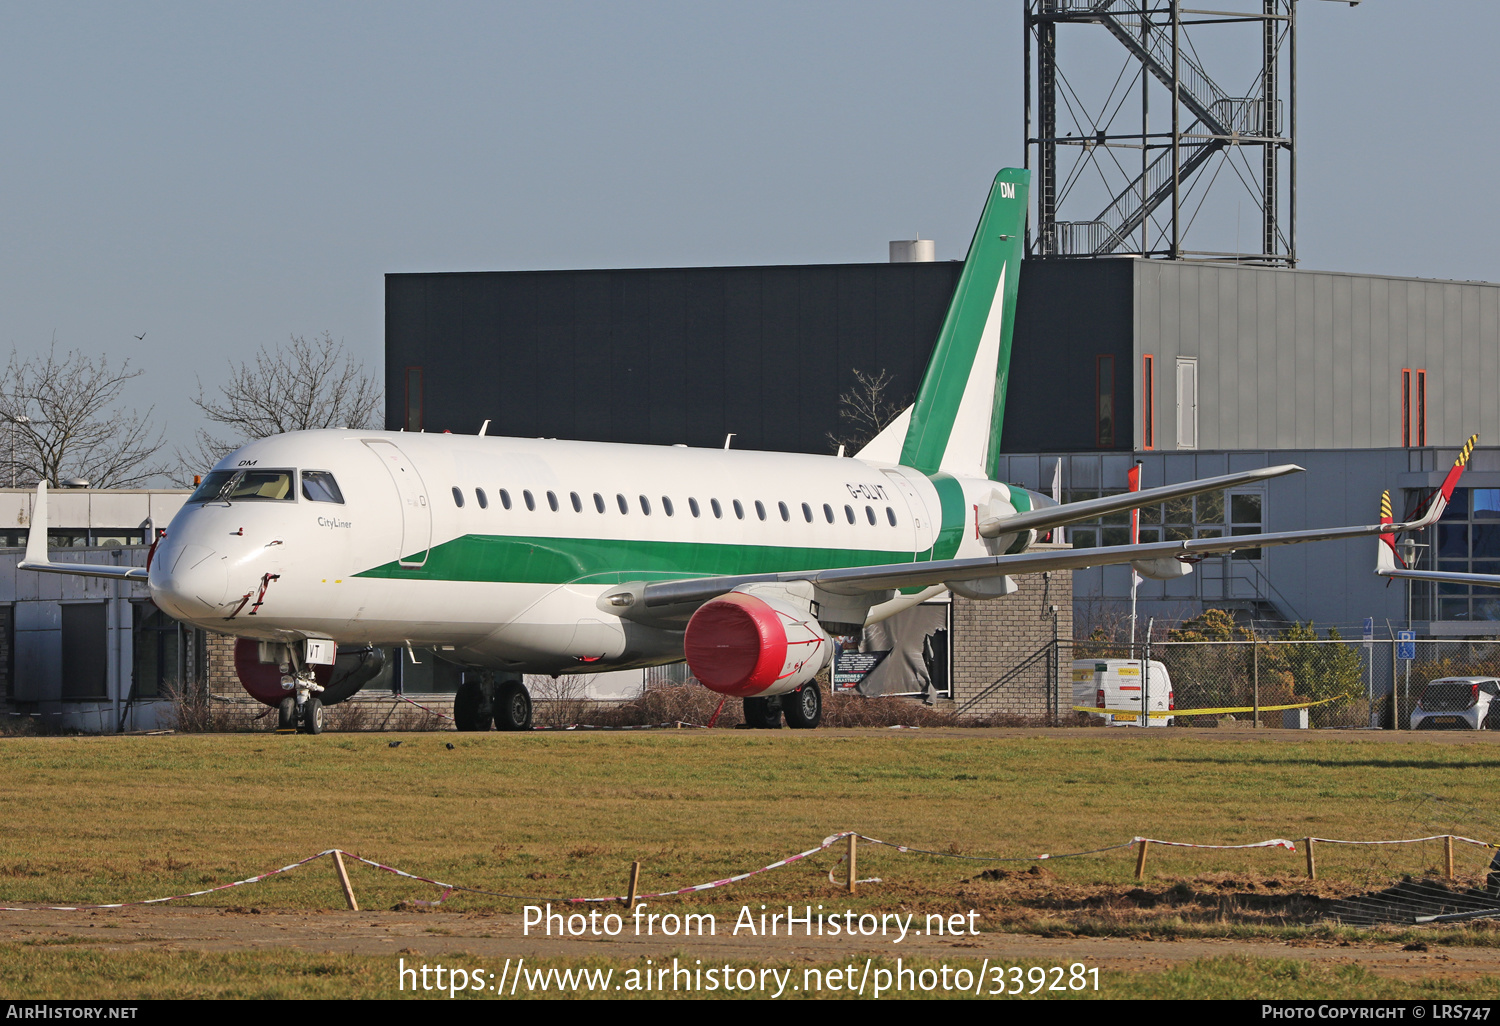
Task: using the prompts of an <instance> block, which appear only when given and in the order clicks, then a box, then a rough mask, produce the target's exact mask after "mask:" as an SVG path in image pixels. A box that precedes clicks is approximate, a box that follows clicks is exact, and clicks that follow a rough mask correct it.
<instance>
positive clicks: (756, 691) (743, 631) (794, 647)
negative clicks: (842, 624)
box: [683, 591, 833, 698]
mask: <svg viewBox="0 0 1500 1026" xmlns="http://www.w3.org/2000/svg"><path fill="white" fill-rule="evenodd" d="M683 651H684V654H685V655H686V656H687V664H688V668H689V669H691V670H692V671H693V676H695V677H697V678H698V680H699V681H701V682H702V683H703V685H704V686H705V687H707V688H710V689H711V690H713V691H717V692H719V693H720V694H721V695H731V696H734V697H736V698H748V697H751V696H757V695H767V696H769V695H784V694H786V693H788V692H791V691H795V690H797V689H798V688H800V687H801V686H802V685H803V684H806V683H807V682H808V681H810V680H812V679H813V677H815V676H817V673H818V671H819V670H821V669H822V668H823V667H824V666H826V665H827V664H828V660H829V659H830V658H831V656H832V653H833V642H832V641H830V640H829V638H828V635H827V634H825V633H824V632H823V629H822V628H821V627H819V626H818V621H817V620H816V619H815V618H814V617H813V616H812V614H811V613H808V612H806V611H804V610H799V609H797V608H796V607H795V606H793V605H791V604H790V603H788V602H785V601H783V600H781V599H777V598H760V597H758V596H756V595H749V594H746V593H745V592H739V591H731V592H729V593H728V594H727V595H721V596H719V597H718V598H716V599H713V600H711V601H709V602H705V603H704V604H703V605H702V606H699V607H698V611H697V612H696V613H694V614H693V618H692V619H691V620H689V621H688V626H687V634H686V635H685V637H684V639H683Z"/></svg>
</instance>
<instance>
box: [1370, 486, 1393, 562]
mask: <svg viewBox="0 0 1500 1026" xmlns="http://www.w3.org/2000/svg"><path fill="white" fill-rule="evenodd" d="M1380 522H1381V523H1382V524H1391V523H1394V522H1395V521H1394V520H1393V518H1392V517H1391V493H1390V492H1389V491H1384V492H1381V493H1380ZM1394 569H1396V536H1395V535H1394V534H1391V533H1389V532H1387V533H1385V534H1382V535H1381V536H1380V540H1379V542H1378V543H1377V549H1376V553H1375V572H1376V573H1377V574H1387V573H1390V572H1391V571H1392V570H1394Z"/></svg>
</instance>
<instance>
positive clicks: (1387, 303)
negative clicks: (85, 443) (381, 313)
mask: <svg viewBox="0 0 1500 1026" xmlns="http://www.w3.org/2000/svg"><path fill="white" fill-rule="evenodd" d="M960 267H961V265H960V264H959V263H958V262H943V263H937V262H933V263H892V264H837V265H816V266H774V267H721V268H713V267H709V268H671V269H638V270H597V271H515V272H477V273H460V274H451V273H445V274H392V275H388V276H387V278H386V376H387V377H386V395H387V426H388V427H391V428H393V429H394V428H406V429H408V430H422V429H425V430H444V429H451V430H455V431H474V430H477V429H478V427H479V426H480V424H481V423H482V422H483V421H485V420H489V421H491V424H490V431H491V432H492V433H497V434H512V435H521V436H533V437H534V436H549V437H572V438H583V439H592V440H600V441H628V442H648V443H657V444H669V443H674V442H685V443H687V444H689V445H701V446H719V445H723V444H724V441H725V436H726V435H728V434H730V433H733V434H734V435H735V438H734V441H733V444H734V445H736V446H739V447H743V448H764V449H775V450H784V451H804V452H830V451H831V445H830V441H829V436H830V433H833V432H836V431H837V429H838V409H839V403H838V397H839V395H840V394H841V393H843V392H845V391H847V390H849V389H850V388H851V386H852V385H853V383H854V377H853V374H854V371H855V370H856V369H859V370H864V371H866V372H873V371H877V370H880V369H884V370H887V371H889V372H890V373H891V375H892V376H893V378H894V385H893V388H894V389H895V390H896V391H897V392H898V393H900V394H902V395H910V394H911V393H913V392H914V391H915V388H916V384H917V382H918V380H919V379H920V375H921V371H922V368H923V366H924V365H925V362H926V359H927V356H928V354H929V352H930V349H931V346H932V343H933V340H934V339H935V337H936V334H937V330H938V326H939V325H940V323H941V320H942V316H943V312H944V310H945V309H946V306H947V302H948V298H949V296H950V295H951V293H952V290H953V286H954V284H955V282H956V281H957V277H958V273H959V269H960ZM1497 394H1500V287H1497V286H1495V285H1490V284H1486V283H1481V282H1448V281H1428V280H1421V279H1412V278H1399V277H1385V276H1375V275H1356V274H1344V273H1337V272H1322V271H1309V270H1300V269H1299V270H1292V269H1284V268H1273V267H1251V266H1239V265H1233V264H1211V263H1197V262H1185V261H1165V260H1140V259H1131V258H1115V259H1081V260H1075V259H1035V260H1028V261H1027V263H1026V265H1025V269H1024V271H1023V272H1022V276H1021V293H1020V300H1019V308H1018V311H1017V318H1016V328H1015V339H1014V351H1013V355H1012V362H1011V376H1010V387H1009V395H1008V398H1007V405H1006V414H1005V426H1004V432H1003V445H1004V449H1005V452H1006V457H1005V459H1004V462H1003V468H1004V469H1003V476H1005V477H1007V478H1008V479H1009V480H1011V481H1014V482H1016V483H1019V484H1023V485H1026V486H1028V487H1033V488H1039V489H1040V490H1043V491H1050V490H1051V489H1052V487H1053V484H1054V482H1055V481H1058V478H1059V477H1060V482H1058V483H1060V486H1061V491H1062V493H1063V498H1064V499H1068V498H1084V497H1088V496H1090V495H1094V494H1099V493H1100V492H1109V491H1119V490H1123V489H1124V488H1125V474H1126V472H1127V471H1128V469H1129V467H1130V465H1131V464H1132V463H1133V462H1134V461H1136V460H1139V461H1141V462H1142V463H1143V465H1144V466H1143V486H1147V487H1149V486H1151V485H1154V484H1162V483H1169V482H1173V481H1178V480H1184V479H1187V478H1189V477H1198V476H1206V475H1210V474H1215V473H1227V472H1229V471H1232V470H1240V469H1245V468H1249V467H1258V466H1265V465H1274V464H1282V463H1296V464H1299V465H1301V466H1303V467H1305V468H1307V471H1308V472H1307V473H1305V474H1297V475H1292V476H1290V477H1286V478H1279V479H1276V480H1274V481H1272V482H1269V483H1267V484H1265V485H1262V486H1259V487H1256V488H1250V489H1241V490H1236V491H1235V492H1234V493H1232V494H1228V495H1224V496H1221V497H1205V498H1200V499H1198V500H1197V502H1196V504H1194V503H1187V504H1184V503H1180V502H1179V503H1176V504H1172V505H1171V506H1170V507H1166V508H1158V509H1157V510H1155V511H1150V510H1148V511H1146V513H1145V515H1144V516H1143V521H1142V526H1143V532H1144V533H1145V536H1146V537H1147V538H1149V537H1151V532H1153V531H1155V532H1158V534H1159V535H1160V536H1165V537H1167V538H1172V537H1184V536H1193V535H1196V536H1202V535H1205V534H1210V533H1220V532H1223V531H1231V532H1234V531H1238V532H1240V533H1252V532H1254V531H1257V530H1268V531H1276V530H1292V529H1297V528H1305V527H1314V526H1323V525H1329V526H1332V525H1342V524H1354V523H1364V522H1370V521H1371V520H1372V518H1373V517H1374V516H1375V512H1376V508H1377V502H1378V498H1379V494H1380V492H1381V490H1382V489H1384V488H1390V489H1392V491H1393V496H1395V497H1396V501H1397V505H1398V506H1400V505H1402V504H1403V503H1404V504H1405V505H1406V506H1408V507H1410V506H1412V505H1414V504H1415V503H1416V502H1418V501H1419V500H1420V498H1421V497H1422V496H1423V495H1424V494H1425V493H1426V491H1427V490H1430V488H1431V487H1433V486H1434V485H1435V484H1436V483H1437V482H1438V481H1439V480H1441V477H1442V474H1443V472H1444V471H1445V469H1446V467H1447V466H1448V465H1449V464H1450V463H1451V461H1452V458H1453V455H1454V454H1455V453H1456V450H1457V448H1458V447H1459V446H1460V445H1461V444H1462V443H1463V441H1464V440H1465V439H1466V438H1467V437H1468V435H1469V434H1471V433H1474V432H1476V431H1477V432H1478V433H1479V434H1480V439H1481V443H1483V442H1484V441H1486V440H1490V439H1496V438H1500V408H1497V404H1496V403H1495V402H1494V401H1493V397H1494V396H1495V395H1497ZM1465 483H1466V485H1468V486H1469V491H1467V492H1465V494H1464V495H1463V496H1462V497H1461V498H1462V501H1461V502H1459V503H1456V504H1455V506H1454V508H1453V509H1452V510H1451V511H1450V515H1449V518H1448V520H1447V521H1446V522H1445V523H1444V524H1442V525H1440V526H1439V527H1437V528H1434V529H1433V530H1432V531H1430V532H1428V534H1429V537H1427V538H1423V539H1421V543H1422V544H1423V545H1424V546H1426V547H1425V548H1422V549H1419V550H1418V552H1419V560H1420V564H1419V565H1422V566H1432V565H1435V564H1434V560H1440V561H1441V565H1442V567H1443V568H1444V569H1464V570H1470V569H1472V570H1475V571H1481V572H1483V571H1490V570H1496V569H1500V524H1490V523H1486V521H1488V520H1496V521H1500V451H1495V450H1487V449H1483V448H1481V449H1480V450H1478V451H1477V453H1476V457H1475V460H1474V462H1473V464H1472V465H1471V470H1470V472H1469V474H1468V476H1467V478H1466V481H1465ZM1471 500H1472V501H1471ZM1126 531H1127V528H1126V524H1125V522H1124V520H1123V518H1114V519H1112V520H1111V521H1110V522H1107V523H1105V522H1101V523H1095V524H1085V525H1079V526H1078V527H1075V528H1073V529H1071V530H1070V531H1069V540H1070V541H1071V542H1072V543H1073V544H1074V545H1091V544H1118V543H1121V542H1123V541H1124V540H1125V537H1126ZM1373 562H1374V553H1373V544H1372V543H1353V542H1348V543H1344V542H1333V543H1327V544H1321V545H1312V546H1296V547H1291V548H1284V549H1274V550H1265V551H1264V552H1246V553H1240V554H1237V557H1236V558H1232V559H1216V560H1211V561H1208V562H1206V563H1204V564H1202V565H1200V567H1199V568H1198V570H1199V572H1198V573H1195V574H1193V575H1191V576H1189V577H1187V578H1184V579H1180V580H1177V581H1172V582H1153V581H1147V582H1145V583H1144V584H1143V585H1142V586H1141V589H1140V593H1139V598H1140V602H1141V614H1142V615H1143V616H1148V615H1155V616H1162V617H1172V618H1180V617H1183V616H1187V615H1192V614H1193V613H1195V612H1197V611H1199V610H1201V609H1203V608H1205V607H1212V606H1218V607H1223V606H1228V607H1231V608H1235V609H1238V610H1239V611H1241V613H1242V614H1244V615H1246V616H1249V617H1253V618H1257V619H1262V620H1272V621H1277V620H1281V621H1284V620H1292V619H1300V620H1309V619H1311V620H1314V621H1316V622H1317V623H1319V624H1322V625H1330V624H1334V625H1339V626H1343V627H1346V628H1347V627H1350V626H1357V625H1358V624H1359V623H1360V622H1361V621H1362V620H1363V619H1364V618H1365V617H1373V618H1374V619H1375V621H1376V623H1378V624H1381V625H1382V626H1383V627H1384V626H1385V625H1387V624H1389V625H1397V626H1400V625H1404V624H1405V623H1406V622H1408V620H1410V621H1414V625H1415V626H1416V627H1418V629H1420V630H1424V631H1426V632H1429V633H1432V634H1435V635H1443V634H1447V635H1488V634H1491V633H1500V596H1490V595H1488V594H1486V593H1485V591H1484V589H1477V590H1476V594H1474V595H1472V596H1471V595H1470V594H1468V589H1467V588H1465V587H1464V586H1460V585H1442V586H1440V591H1439V593H1438V594H1432V593H1431V587H1432V586H1430V585H1422V584H1417V585H1413V586H1411V593H1410V595H1408V592H1407V590H1406V588H1405V587H1403V586H1402V585H1400V584H1397V585H1393V586H1391V587H1387V586H1386V584H1385V582H1383V581H1380V580H1378V579H1376V578H1375V577H1374V576H1373V574H1372V573H1370V570H1371V569H1372V568H1373ZM1129 588H1130V586H1129V571H1128V570H1121V569H1117V568H1102V569H1095V570H1085V571H1078V572H1077V574H1076V575H1075V580H1074V586H1073V594H1074V600H1073V601H1074V613H1075V616H1076V617H1077V618H1078V620H1079V622H1080V625H1084V624H1086V623H1087V622H1089V621H1091V620H1097V619H1100V618H1101V617H1104V616H1108V615H1112V613H1118V611H1119V609H1120V607H1121V604H1122V603H1128V601H1129ZM1382 633H1383V631H1382Z"/></svg>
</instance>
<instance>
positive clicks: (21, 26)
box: [0, 0, 1500, 442]
mask: <svg viewBox="0 0 1500 1026" xmlns="http://www.w3.org/2000/svg"><path fill="white" fill-rule="evenodd" d="M1246 2H1247V0H1236V4H1238V5H1241V6H1243V5H1245V4H1246ZM1219 6H1223V5H1219ZM1300 8H1301V21H1300V29H1301V32H1300V39H1299V56H1300V58H1301V59H1300V63H1299V88H1300V91H1301V104H1300V111H1299V117H1300V125H1299V135H1300V139H1299V144H1300V148H1301V168H1300V180H1299V186H1298V187H1299V196H1300V203H1301V209H1300V212H1301V218H1300V223H1299V235H1300V239H1299V242H1300V250H1301V255H1302V257H1303V266H1305V267H1313V268H1324V269H1335V270H1349V271H1368V272H1380V273H1395V274H1409V275H1418V276H1423V277H1439V278H1462V279H1484V280H1490V281H1497V280H1500V246H1497V243H1496V231H1495V228H1496V221H1497V217H1496V215H1497V212H1500V211H1497V205H1500V200H1497V198H1496V189H1495V187H1494V182H1493V178H1494V176H1493V174H1492V169H1493V167H1494V166H1495V164H1496V153H1495V150H1496V143H1495V141H1494V139H1493V136H1494V127H1495V125H1496V124H1497V123H1500V118H1497V116H1496V115H1497V110H1496V106H1497V99H1496V97H1497V96H1500V88H1497V87H1500V81H1497V80H1500V70H1497V65H1500V62H1496V61H1495V59H1494V54H1493V50H1494V40H1495V39H1497V38H1500V4H1494V3H1488V2H1482V0H1468V2H1460V0H1449V2H1442V3H1423V4H1410V3H1406V4H1398V3H1393V2H1390V0H1366V2H1365V3H1363V4H1361V5H1360V6H1358V7H1355V8H1350V7H1348V6H1346V5H1344V4H1342V3H1325V2H1313V0H1303V2H1302V4H1301V5H1300ZM1021 53H1022V47H1021V13H1020V3H1019V0H1004V2H1000V3H996V2H993V0H991V2H986V3H977V2H976V3H926V4H880V3H872V2H860V3H808V2H798V3H768V2H761V3H756V4H753V5H730V4H704V3H630V4H605V3H588V4H582V3H557V2H553V3H545V4H542V3H538V4H519V3H511V4H498V3H484V4H452V3H448V4H444V3H424V4H421V5H389V4H376V3H368V2H362V3H296V4H282V3H266V2H260V3H255V4H247V3H240V4H201V3H199V4H180V5H178V4H165V3H150V2H134V3H130V4H18V3H9V4H6V5H5V6H4V7H0V94H3V96H4V101H3V106H0V196H3V204H0V347H3V348H5V349H8V348H9V347H12V346H13V347H15V348H16V349H18V350H19V351H20V352H21V353H22V354H23V355H24V354H25V353H27V352H31V351H35V350H37V349H40V348H45V346H46V345H47V344H48V342H49V340H50V339H52V338H53V337H54V336H55V337H56V339H57V340H58V343H59V345H60V346H62V347H77V348H80V349H84V350H87V351H89V352H91V353H107V354H108V355H109V356H110V357H111V358H112V359H113V360H115V361H118V360H120V359H122V358H124V357H127V356H128V357H130V359H131V360H132V362H133V364H134V365H136V366H138V367H141V368H143V369H144V370H145V371H146V375H145V376H144V377H143V378H142V379H140V380H138V381H137V382H135V384H134V388H133V390H132V393H131V395H130V400H131V402H133V403H135V404H136V405H138V406H140V407H143V408H144V407H145V406H149V405H151V404H152V403H155V404H156V407H157V414H156V416H157V419H158V421H159V422H160V423H162V424H164V426H166V428H167V429H168V432H169V436H170V437H171V438H172V439H173V440H174V441H179V442H185V441H186V440H187V439H188V438H189V436H190V435H191V433H192V429H193V427H194V426H196V417H195V412H194V410H193V408H192V407H191V405H190V404H189V403H188V401H187V400H188V397H189V396H190V395H192V394H194V393H195V391H196V386H195V375H198V376H201V377H202V380H203V382H204V384H205V385H207V386H209V387H210V388H212V386H213V385H214V384H215V383H216V382H218V381H219V380H221V379H222V378H223V376H224V372H225V368H226V365H227V361H229V360H239V359H244V358H247V357H249V356H250V355H251V354H253V353H254V351H255V350H256V349H257V348H258V347H260V346H261V345H263V344H267V343H270V344H275V343H278V342H280V341H282V340H284V339H285V338H286V337H287V336H288V335H289V334H299V335H309V336H311V335H317V334H320V333H322V332H323V331H325V330H327V331H329V332H331V333H332V334H333V336H334V337H335V338H341V339H343V340H345V341H346V342H347V344H348V345H349V347H350V348H351V349H352V350H354V351H355V352H356V353H357V354H358V355H359V356H360V357H361V358H363V359H364V360H365V361H366V362H367V363H368V364H369V365H370V366H371V367H372V368H378V367H379V364H380V359H381V347H382V333H383V330H384V327H383V311H382V304H383V279H382V275H384V274H385V273H387V272H391V271H436V270H489V269H520V268H546V267H553V268H572V267H615V266H669V265H700V264H756V263H799V262H824V261H879V260H884V259H885V258H886V243H887V241H888V240H890V239H895V238H906V237H910V236H911V235H912V234H913V233H916V232H920V233H921V234H922V235H923V236H925V237H928V238H933V239H936V240H937V248H938V257H939V259H950V258H955V257H959V256H962V251H963V248H964V246H965V245H966V244H967V241H968V238H969V234H970V233H971V232H972V230H973V224H974V221H975V219H976V217H977V215H978V206H979V204H980V203H981V202H982V197H983V195H984V190H985V187H986V184H987V182H988V180H989V179H990V177H991V176H992V175H993V173H994V171H995V169H996V168H998V167H1000V166H1002V165H1007V164H1019V163H1020V162H1021V160H1022V152H1021V135H1022V129H1021V119H1022V99H1021ZM142 332H144V333H146V338H145V340H144V341H143V342H137V341H136V340H135V339H134V338H133V337H132V336H134V335H139V334H141V333H142Z"/></svg>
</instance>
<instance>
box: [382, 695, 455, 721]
mask: <svg viewBox="0 0 1500 1026" xmlns="http://www.w3.org/2000/svg"><path fill="white" fill-rule="evenodd" d="M396 698H397V699H399V700H400V701H402V702H405V703H406V704H407V705H415V706H416V707H417V708H418V709H421V710H422V711H423V712H424V713H427V714H428V715H430V716H436V717H437V718H438V719H441V720H452V719H453V717H452V716H449V715H448V714H447V713H440V712H438V711H437V710H436V709H429V708H427V707H426V706H425V705H420V704H418V703H417V702H413V701H412V700H411V699H409V698H407V697H406V696H405V695H397V696H396Z"/></svg>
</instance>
